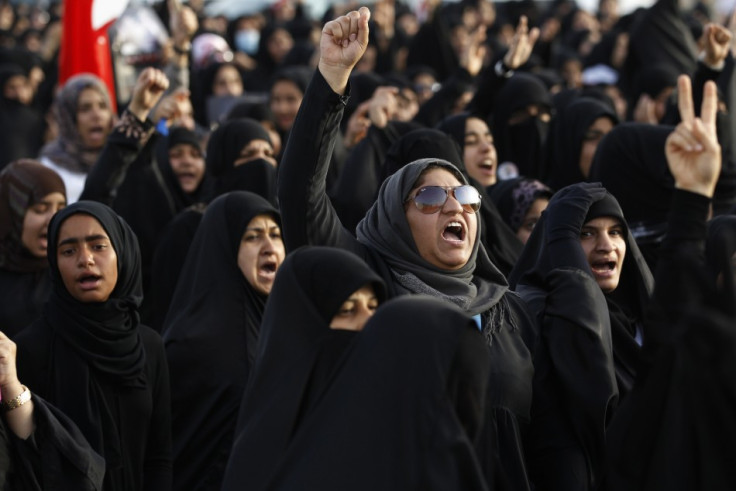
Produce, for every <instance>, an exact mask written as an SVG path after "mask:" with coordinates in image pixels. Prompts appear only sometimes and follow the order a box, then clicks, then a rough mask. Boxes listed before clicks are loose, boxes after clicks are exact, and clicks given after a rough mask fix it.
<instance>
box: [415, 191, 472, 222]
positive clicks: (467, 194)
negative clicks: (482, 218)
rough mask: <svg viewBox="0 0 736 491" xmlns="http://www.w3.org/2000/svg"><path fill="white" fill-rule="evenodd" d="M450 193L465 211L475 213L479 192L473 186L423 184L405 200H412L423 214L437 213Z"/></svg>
mask: <svg viewBox="0 0 736 491" xmlns="http://www.w3.org/2000/svg"><path fill="white" fill-rule="evenodd" d="M450 193H452V197H453V198H455V199H456V200H457V201H458V203H460V204H461V205H462V207H463V211H465V212H466V213H475V212H476V211H478V209H479V208H480V193H479V192H478V190H477V189H475V188H474V187H473V186H468V185H467V184H466V185H464V186H424V187H421V188H419V189H418V190H417V191H416V193H414V195H413V196H409V197H408V198H407V199H406V201H407V202H408V201H411V200H413V201H414V204H415V205H416V207H417V209H418V210H419V211H421V212H422V213H424V214H427V215H431V214H433V213H437V212H438V211H440V210H441V209H442V207H443V206H445V203H446V202H447V198H448V197H449V196H450Z"/></svg>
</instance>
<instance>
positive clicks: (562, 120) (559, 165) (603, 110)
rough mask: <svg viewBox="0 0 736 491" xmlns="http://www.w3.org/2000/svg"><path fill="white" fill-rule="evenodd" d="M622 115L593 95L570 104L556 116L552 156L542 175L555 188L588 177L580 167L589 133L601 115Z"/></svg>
mask: <svg viewBox="0 0 736 491" xmlns="http://www.w3.org/2000/svg"><path fill="white" fill-rule="evenodd" d="M604 117H607V118H609V119H610V120H611V121H612V122H613V123H614V124H616V123H618V117H617V116H616V112H615V110H614V108H613V107H610V106H609V105H608V104H605V103H604V102H602V101H600V100H597V99H593V98H591V97H581V98H579V99H577V100H575V101H573V102H572V103H570V104H569V105H568V106H566V107H565V108H564V109H563V110H562V111H561V112H560V113H559V114H558V115H557V116H556V117H555V119H554V121H553V123H552V125H551V126H550V129H551V130H552V131H551V133H550V138H549V139H548V141H547V146H548V148H547V155H548V156H549V160H548V161H547V164H546V166H545V169H544V172H542V173H541V175H540V176H539V177H540V179H542V180H543V181H544V182H546V183H547V184H549V186H550V187H552V189H562V188H564V187H565V186H568V185H570V184H575V183H576V182H583V181H585V180H586V178H585V176H583V173H582V171H581V170H580V152H581V150H582V148H583V142H584V137H585V133H586V132H587V131H588V128H590V126H591V125H592V124H593V123H594V122H595V120H596V119H598V118H604Z"/></svg>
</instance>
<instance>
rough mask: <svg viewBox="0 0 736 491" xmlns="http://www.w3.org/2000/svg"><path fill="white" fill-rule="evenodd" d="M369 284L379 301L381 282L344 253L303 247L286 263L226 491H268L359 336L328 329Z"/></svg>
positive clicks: (269, 308)
mask: <svg viewBox="0 0 736 491" xmlns="http://www.w3.org/2000/svg"><path fill="white" fill-rule="evenodd" d="M366 284H370V285H372V286H373V289H374V291H375V293H376V296H377V297H378V299H379V301H383V300H384V299H385V297H386V293H385V288H384V285H383V281H382V280H381V279H380V277H379V276H378V275H377V274H376V273H374V272H373V270H371V269H370V268H369V267H368V265H366V264H365V263H364V262H363V261H362V260H361V259H360V258H358V256H356V255H354V254H352V253H350V252H347V251H344V250H341V249H333V248H328V247H302V248H300V249H297V250H295V251H294V252H292V253H290V254H289V256H288V257H287V258H286V260H285V261H284V264H283V265H282V266H281V268H280V269H279V272H278V275H277V276H276V281H275V282H274V286H273V289H272V290H271V294H270V295H269V299H268V303H267V305H266V311H265V313H264V316H263V323H262V327H261V337H260V341H259V348H258V358H257V360H256V365H255V368H254V371H253V375H252V377H251V380H250V382H249V384H248V389H247V391H246V394H245V397H244V399H243V404H242V407H241V412H240V417H239V419H238V432H237V435H236V439H235V443H234V445H233V448H232V453H231V455H230V461H229V463H228V468H227V472H226V474H225V479H224V481H223V489H241V488H242V486H244V485H247V486H248V488H249V489H253V490H258V489H265V487H266V485H267V483H268V482H269V481H270V480H271V479H272V478H273V477H274V472H275V471H276V469H277V467H278V465H279V464H280V462H281V459H282V458H283V455H284V453H285V452H286V450H287V449H288V447H289V446H290V443H291V441H292V439H293V438H294V436H295V435H296V434H298V432H299V424H300V422H302V421H307V419H306V418H308V417H309V415H310V414H311V411H312V409H313V408H315V407H316V406H317V405H318V404H319V401H320V399H321V397H322V393H323V392H324V391H325V390H326V389H327V388H328V387H329V384H330V382H331V379H332V378H333V377H334V373H335V372H336V371H337V370H338V368H339V366H340V364H341V361H342V357H343V356H342V355H343V353H344V351H345V348H346V345H348V344H349V343H350V342H351V341H352V340H353V339H354V334H355V333H354V332H351V331H343V330H336V329H331V328H330V327H329V324H330V322H331V320H332V318H333V317H334V315H335V314H336V313H337V312H338V310H339V308H340V306H341V305H342V303H343V302H344V301H345V300H347V298H348V297H349V296H350V295H352V294H353V292H355V291H356V290H358V289H360V288H361V287H363V286H364V285H366ZM325 358H327V362H328V365H329V366H327V367H325V366H324V361H325V360H324V359H325ZM315 375H318V376H319V378H318V379H315Z"/></svg>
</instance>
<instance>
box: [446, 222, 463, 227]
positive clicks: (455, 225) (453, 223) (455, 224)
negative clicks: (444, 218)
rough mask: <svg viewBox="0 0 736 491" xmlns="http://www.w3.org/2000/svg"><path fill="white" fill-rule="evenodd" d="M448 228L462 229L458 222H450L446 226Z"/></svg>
mask: <svg viewBox="0 0 736 491" xmlns="http://www.w3.org/2000/svg"><path fill="white" fill-rule="evenodd" d="M447 226H448V227H460V228H462V226H463V225H462V224H461V223H460V222H450V223H448V224H447Z"/></svg>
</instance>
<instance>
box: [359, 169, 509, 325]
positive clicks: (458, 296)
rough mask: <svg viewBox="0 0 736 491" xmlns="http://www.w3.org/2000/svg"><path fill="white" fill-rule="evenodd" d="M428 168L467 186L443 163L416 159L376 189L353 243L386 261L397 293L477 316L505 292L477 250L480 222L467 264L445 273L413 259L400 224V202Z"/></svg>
mask: <svg viewBox="0 0 736 491" xmlns="http://www.w3.org/2000/svg"><path fill="white" fill-rule="evenodd" d="M430 165H436V166H438V167H440V168H443V169H446V170H447V171H448V172H450V173H451V174H453V175H454V176H455V177H456V178H457V179H458V181H459V182H460V183H461V184H467V183H468V181H467V179H465V176H463V175H462V173H461V172H460V171H459V170H458V168H457V167H455V166H454V165H452V164H451V163H450V162H447V161H446V160H439V159H420V160H417V161H414V162H412V163H410V164H408V165H406V166H404V167H403V168H402V169H400V170H398V171H397V172H396V173H395V174H393V175H392V176H391V177H390V178H388V179H386V180H385V181H384V182H383V184H382V185H381V189H380V190H379V191H378V198H377V200H376V203H375V204H374V205H373V206H372V207H371V209H370V210H368V213H367V214H366V216H365V218H364V219H363V220H362V221H361V222H360V223H359V224H358V228H357V237H358V241H359V242H361V243H362V244H364V245H365V246H367V247H369V248H370V249H372V250H374V251H375V252H377V253H378V254H379V255H380V256H381V257H382V258H383V259H384V260H385V261H386V263H387V264H388V266H389V267H390V269H391V271H392V274H393V276H394V279H395V280H396V282H397V283H398V285H400V286H398V289H399V290H400V291H403V292H404V293H426V294H430V295H433V296H439V297H443V298H445V299H446V300H448V301H450V302H453V303H455V304H457V305H459V306H460V307H461V308H462V309H463V310H465V311H466V312H470V313H472V314H473V315H475V314H479V313H481V312H484V311H486V310H488V309H489V308H491V307H492V306H494V305H496V304H497V303H498V302H499V300H501V298H502V297H503V295H504V293H506V290H507V289H508V284H507V283H506V279H505V278H504V277H503V275H502V274H501V272H500V271H499V270H498V269H497V268H496V267H495V266H494V265H493V263H491V261H490V259H489V258H488V254H486V250H485V247H483V246H482V245H481V241H480V240H479V238H480V236H481V235H480V234H481V223H480V220H478V235H477V236H476V237H474V238H473V250H472V253H471V256H470V258H469V259H468V262H467V263H466V264H465V265H464V266H463V267H461V268H459V269H457V270H454V271H447V270H443V269H440V268H438V267H436V266H433V265H432V264H430V263H429V262H427V260H426V259H424V258H422V257H421V256H420V255H419V251H418V249H417V246H416V244H415V243H414V238H413V236H412V233H411V229H410V227H409V222H408V221H407V219H406V213H405V211H404V201H405V200H406V197H407V196H408V195H409V192H410V191H411V190H412V189H413V187H414V186H415V185H416V182H417V181H418V180H419V178H420V176H421V175H422V173H423V172H424V171H425V170H426V169H427V168H428V167H429V166H430Z"/></svg>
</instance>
